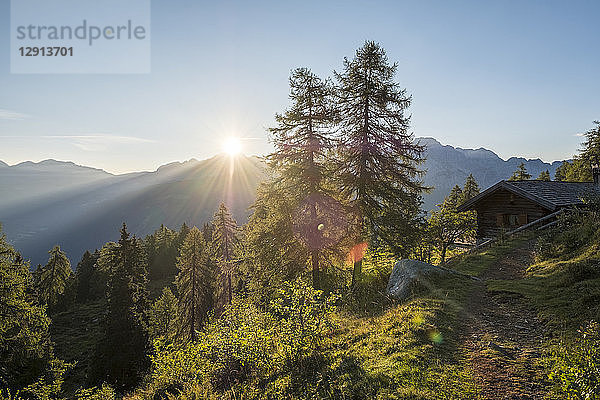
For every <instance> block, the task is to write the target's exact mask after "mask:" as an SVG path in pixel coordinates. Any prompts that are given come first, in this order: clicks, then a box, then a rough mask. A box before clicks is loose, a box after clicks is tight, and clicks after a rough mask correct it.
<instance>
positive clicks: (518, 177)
mask: <svg viewBox="0 0 600 400" xmlns="http://www.w3.org/2000/svg"><path fill="white" fill-rule="evenodd" d="M529 179H531V175H530V174H528V173H527V168H526V167H525V163H521V164H519V166H518V167H517V170H516V171H515V172H513V174H512V175H511V177H510V178H508V180H509V181H526V180H529Z"/></svg>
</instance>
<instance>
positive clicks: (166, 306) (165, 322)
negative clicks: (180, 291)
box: [149, 287, 177, 338]
mask: <svg viewBox="0 0 600 400" xmlns="http://www.w3.org/2000/svg"><path fill="white" fill-rule="evenodd" d="M149 314H150V318H149V320H150V336H151V337H152V338H157V337H160V336H168V335H171V334H173V332H174V331H175V330H176V321H177V298H176V297H175V296H174V295H173V292H172V291H171V289H170V288H168V287H166V288H163V291H162V294H161V296H160V298H159V299H158V300H156V301H155V302H154V304H153V305H152V308H151V309H150V313H149Z"/></svg>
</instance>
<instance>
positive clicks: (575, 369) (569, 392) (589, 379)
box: [549, 321, 600, 400]
mask: <svg viewBox="0 0 600 400" xmlns="http://www.w3.org/2000/svg"><path fill="white" fill-rule="evenodd" d="M578 333H579V335H578V336H577V337H576V338H575V339H574V340H572V341H569V342H566V343H564V342H563V343H561V344H560V345H558V346H556V347H555V348H554V351H553V354H552V364H553V365H552V370H551V372H550V375H549V377H550V380H551V381H552V382H553V383H554V390H555V391H556V392H557V393H558V394H559V395H560V396H561V397H562V398H567V399H589V400H592V399H600V326H599V325H598V323H597V322H595V321H591V322H589V323H588V324H587V325H585V326H584V327H582V328H581V329H580V330H579V331H578Z"/></svg>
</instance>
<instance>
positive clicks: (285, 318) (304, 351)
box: [139, 281, 337, 399]
mask: <svg viewBox="0 0 600 400" xmlns="http://www.w3.org/2000/svg"><path fill="white" fill-rule="evenodd" d="M336 299H337V297H335V296H324V295H323V293H322V292H321V291H317V290H314V289H312V287H310V286H308V285H306V284H305V283H302V282H299V281H297V282H295V283H284V287H283V289H281V290H279V291H278V292H277V295H276V298H275V300H273V301H272V302H271V303H270V305H269V307H268V309H267V310H261V309H260V308H258V307H257V306H255V305H253V304H252V303H251V302H250V301H249V300H248V299H235V300H234V301H233V303H232V304H231V305H229V306H227V307H226V309H225V312H224V313H223V314H222V315H221V316H220V318H218V319H213V320H211V321H210V322H209V323H208V324H207V325H206V326H205V328H204V329H203V331H202V332H199V335H198V340H197V341H196V342H193V343H187V344H185V345H179V346H178V345H176V344H173V343H171V342H169V340H168V339H165V338H161V339H157V340H156V341H155V355H154V357H153V358H152V363H153V373H152V377H151V380H152V382H151V384H150V385H149V387H148V388H147V389H146V390H144V391H142V392H140V393H139V395H140V396H142V397H144V398H155V399H163V398H169V397H173V398H186V396H187V397H189V398H193V397H194V396H196V397H199V398H204V397H210V396H211V395H212V396H216V397H221V398H222V397H227V395H225V393H234V392H235V393H239V392H244V393H246V394H249V393H261V392H263V393H264V390H265V387H266V386H267V385H269V382H272V381H276V380H277V379H278V377H280V376H285V375H295V374H302V373H304V372H306V371H303V369H308V368H309V366H310V364H311V363H312V362H313V361H314V359H316V358H318V357H315V355H316V354H318V350H319V348H320V346H321V344H322V342H323V340H324V338H325V337H326V335H327V334H328V333H329V332H330V329H331V325H330V323H329V320H330V315H331V313H332V312H333V310H334V303H335V301H336ZM283 381H285V379H284V380H283ZM281 382H282V381H279V383H278V385H279V386H278V387H277V388H275V390H281V391H285V390H286V388H285V385H283V387H282V386H281V385H280V384H281Z"/></svg>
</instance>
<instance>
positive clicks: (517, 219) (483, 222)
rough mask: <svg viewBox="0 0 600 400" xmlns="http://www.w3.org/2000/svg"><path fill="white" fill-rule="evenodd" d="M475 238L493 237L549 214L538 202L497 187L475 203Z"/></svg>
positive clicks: (549, 211)
mask: <svg viewBox="0 0 600 400" xmlns="http://www.w3.org/2000/svg"><path fill="white" fill-rule="evenodd" d="M475 210H476V211H477V238H478V239H479V240H481V239H484V238H493V237H496V236H498V235H499V234H500V233H501V232H502V230H503V229H504V231H510V230H513V229H516V228H518V227H519V226H521V225H525V224H528V223H530V222H533V221H535V220H536V219H538V218H541V217H544V216H546V215H548V214H550V213H551V212H552V211H551V210H548V209H546V208H544V207H542V206H540V205H539V204H537V203H535V202H533V201H531V200H529V199H526V198H524V197H521V196H518V195H516V194H513V193H511V192H509V191H507V190H504V189H499V190H498V191H496V192H495V193H493V194H491V195H490V196H488V197H487V198H485V199H483V200H481V201H480V202H478V203H477V204H476V205H475Z"/></svg>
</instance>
